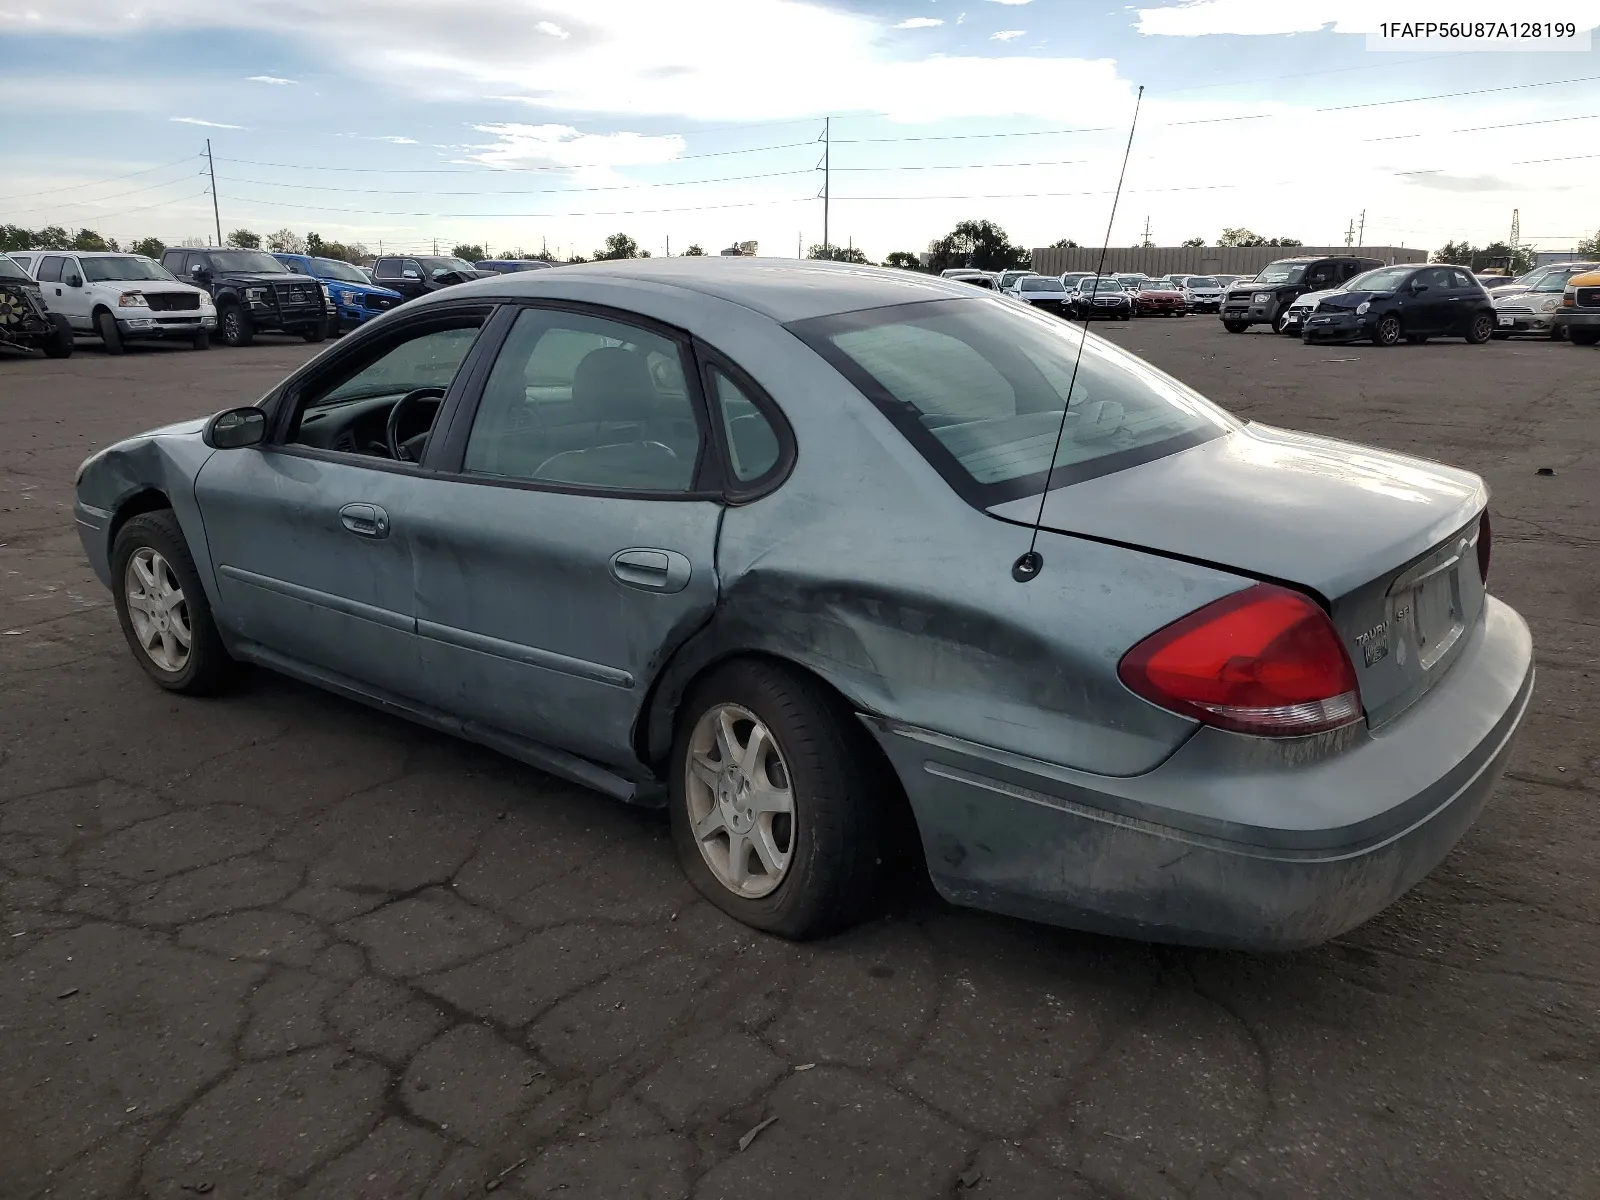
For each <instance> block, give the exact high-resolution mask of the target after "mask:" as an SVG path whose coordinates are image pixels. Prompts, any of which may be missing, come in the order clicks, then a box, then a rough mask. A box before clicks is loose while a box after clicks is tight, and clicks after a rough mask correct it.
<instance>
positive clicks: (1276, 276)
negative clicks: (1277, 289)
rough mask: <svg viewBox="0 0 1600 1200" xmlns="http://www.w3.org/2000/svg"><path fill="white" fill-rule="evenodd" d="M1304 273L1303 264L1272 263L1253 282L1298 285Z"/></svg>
mask: <svg viewBox="0 0 1600 1200" xmlns="http://www.w3.org/2000/svg"><path fill="white" fill-rule="evenodd" d="M1305 273H1306V264H1305V263H1272V264H1271V265H1270V266H1268V267H1267V268H1266V270H1264V271H1262V272H1261V274H1259V275H1257V276H1256V277H1255V282H1256V283H1260V284H1269V283H1299V282H1300V278H1301V276H1303V275H1304V274H1305Z"/></svg>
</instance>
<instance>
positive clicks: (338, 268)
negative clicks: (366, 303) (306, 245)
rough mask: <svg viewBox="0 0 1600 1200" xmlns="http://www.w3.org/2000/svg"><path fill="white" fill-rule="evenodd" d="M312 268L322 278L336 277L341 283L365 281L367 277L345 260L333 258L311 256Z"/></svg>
mask: <svg viewBox="0 0 1600 1200" xmlns="http://www.w3.org/2000/svg"><path fill="white" fill-rule="evenodd" d="M311 266H312V269H313V270H315V271H316V273H317V275H318V276H320V277H321V278H323V279H337V280H340V281H341V282H343V283H366V282H367V277H366V276H365V275H363V274H362V273H361V272H360V270H359V269H357V268H356V267H352V266H351V265H350V264H349V263H347V262H340V261H339V260H338V259H334V258H313V259H312V260H311Z"/></svg>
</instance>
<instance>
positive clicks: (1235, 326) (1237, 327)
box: [1222, 321, 1250, 333]
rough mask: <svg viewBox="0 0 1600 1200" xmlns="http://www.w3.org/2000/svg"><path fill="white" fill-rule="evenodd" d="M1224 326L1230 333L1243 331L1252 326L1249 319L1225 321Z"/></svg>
mask: <svg viewBox="0 0 1600 1200" xmlns="http://www.w3.org/2000/svg"><path fill="white" fill-rule="evenodd" d="M1222 327H1223V328H1224V329H1226V330H1227V331H1228V332H1229V333H1243V332H1244V331H1245V330H1246V329H1249V328H1250V322H1249V321H1224V322H1223V323H1222Z"/></svg>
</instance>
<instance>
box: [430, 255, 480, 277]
mask: <svg viewBox="0 0 1600 1200" xmlns="http://www.w3.org/2000/svg"><path fill="white" fill-rule="evenodd" d="M422 266H423V268H424V270H425V271H426V272H427V274H428V276H429V277H430V278H432V279H440V278H442V277H444V276H446V275H466V276H469V277H470V276H472V275H475V274H477V272H476V271H474V270H473V269H472V264H471V263H469V262H467V261H466V260H464V259H460V258H425V259H423V260H422Z"/></svg>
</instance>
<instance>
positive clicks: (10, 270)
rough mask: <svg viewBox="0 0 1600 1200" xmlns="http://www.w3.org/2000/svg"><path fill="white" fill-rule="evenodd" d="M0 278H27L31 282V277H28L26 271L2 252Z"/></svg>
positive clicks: (0, 256) (0, 255)
mask: <svg viewBox="0 0 1600 1200" xmlns="http://www.w3.org/2000/svg"><path fill="white" fill-rule="evenodd" d="M0 279H23V280H27V281H28V282H29V283H32V282H33V281H32V279H30V278H29V276H28V273H27V272H26V271H24V270H23V269H22V268H21V267H19V266H18V265H17V264H16V262H15V261H14V260H12V259H11V258H10V257H8V256H7V255H4V254H0Z"/></svg>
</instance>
